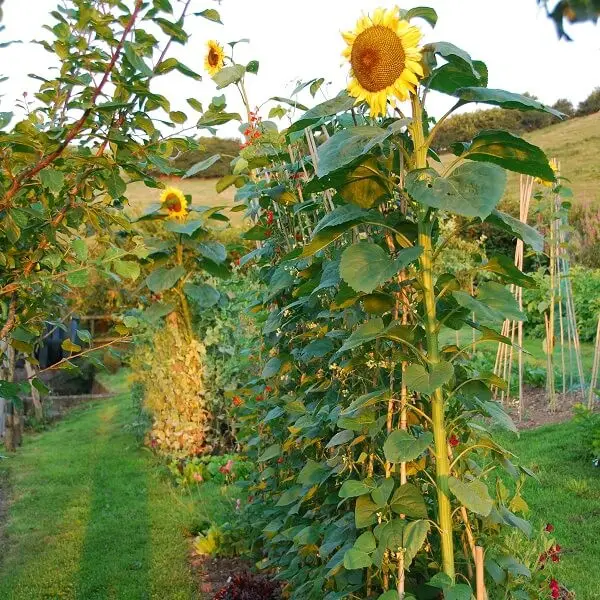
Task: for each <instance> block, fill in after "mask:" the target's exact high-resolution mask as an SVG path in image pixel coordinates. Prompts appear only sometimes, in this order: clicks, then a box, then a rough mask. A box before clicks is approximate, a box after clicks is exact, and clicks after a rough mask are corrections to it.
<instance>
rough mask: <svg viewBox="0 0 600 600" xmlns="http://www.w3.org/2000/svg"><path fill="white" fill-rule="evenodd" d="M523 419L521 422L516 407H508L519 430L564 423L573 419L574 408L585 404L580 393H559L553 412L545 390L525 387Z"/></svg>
mask: <svg viewBox="0 0 600 600" xmlns="http://www.w3.org/2000/svg"><path fill="white" fill-rule="evenodd" d="M523 400H524V402H523V418H522V420H521V421H519V416H518V412H517V408H516V406H514V405H512V403H513V399H511V405H509V407H508V412H509V414H510V416H511V417H512V418H513V420H514V421H515V424H516V426H517V427H518V428H519V429H533V428H535V427H542V426H543V425H551V424H553V423H564V422H566V421H570V420H571V418H572V417H573V406H574V405H575V404H577V403H579V402H585V400H584V398H583V397H582V395H581V393H580V392H567V393H566V394H564V395H563V394H562V392H560V393H559V392H557V394H556V407H555V409H554V410H551V409H550V407H549V406H548V393H547V391H546V390H545V389H544V388H537V387H532V386H525V387H524V389H523Z"/></svg>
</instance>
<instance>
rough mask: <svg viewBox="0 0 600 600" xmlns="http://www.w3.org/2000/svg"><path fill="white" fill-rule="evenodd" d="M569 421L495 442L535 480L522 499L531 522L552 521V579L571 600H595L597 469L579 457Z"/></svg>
mask: <svg viewBox="0 0 600 600" xmlns="http://www.w3.org/2000/svg"><path fill="white" fill-rule="evenodd" d="M579 439H580V438H579V433H578V431H577V427H576V426H575V425H574V424H573V423H563V424H559V425H548V426H546V427H541V428H539V429H532V430H528V431H524V432H522V433H521V436H520V439H516V438H515V437H514V436H511V437H506V438H505V439H503V440H501V441H502V442H503V443H504V445H505V447H507V448H509V449H510V450H511V451H513V452H514V453H515V454H517V456H518V457H519V459H520V463H521V464H523V465H526V466H529V467H530V468H531V469H532V470H533V471H534V472H535V474H536V475H537V477H538V478H539V483H538V482H536V481H535V480H530V481H529V482H528V483H527V485H526V488H525V494H524V496H525V499H526V500H527V502H528V504H529V507H530V509H531V514H530V515H529V518H530V520H532V521H533V522H537V523H541V524H546V523H552V524H553V525H554V527H555V531H554V534H553V535H554V536H555V537H556V539H557V542H558V543H559V544H560V545H561V546H562V548H563V553H562V559H561V561H560V563H559V564H558V565H557V568H558V578H559V580H560V581H561V582H563V583H564V584H565V585H566V586H567V587H569V588H570V589H572V590H573V591H575V592H576V599H577V600H599V599H600V569H598V566H599V565H600V468H596V467H594V466H593V465H592V463H591V461H590V460H586V459H583V458H582V450H581V446H580V442H579Z"/></svg>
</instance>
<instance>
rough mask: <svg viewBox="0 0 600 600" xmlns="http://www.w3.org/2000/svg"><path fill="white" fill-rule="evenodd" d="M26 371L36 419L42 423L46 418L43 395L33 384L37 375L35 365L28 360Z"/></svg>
mask: <svg viewBox="0 0 600 600" xmlns="http://www.w3.org/2000/svg"><path fill="white" fill-rule="evenodd" d="M25 372H26V373H27V378H28V379H29V386H30V387H31V401H32V403H33V412H34V415H35V418H36V421H38V422H39V423H41V422H42V421H43V420H44V408H43V406H42V396H41V394H40V392H39V390H38V389H37V388H36V387H35V386H34V385H33V379H34V377H35V376H36V375H37V373H36V370H35V367H34V366H33V365H32V364H31V363H30V362H29V361H28V360H26V361H25Z"/></svg>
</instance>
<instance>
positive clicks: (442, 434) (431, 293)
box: [411, 95, 455, 581]
mask: <svg viewBox="0 0 600 600" xmlns="http://www.w3.org/2000/svg"><path fill="white" fill-rule="evenodd" d="M412 107H413V122H412V124H411V132H412V137H413V143H414V146H415V159H414V161H415V162H414V166H415V168H417V169H423V168H425V167H427V145H426V143H425V136H424V133H423V121H422V116H423V112H422V107H421V103H420V101H419V98H418V97H417V96H416V95H414V96H412ZM419 245H420V246H421V247H422V248H423V253H422V254H421V258H420V259H419V262H420V270H421V287H422V292H423V306H424V313H425V315H424V316H425V333H426V339H427V358H428V359H429V362H430V365H431V367H432V368H434V367H435V365H436V364H437V363H439V361H440V356H439V342H438V320H437V315H436V304H435V288H434V284H433V244H432V239H431V221H430V218H429V216H428V213H427V211H422V213H421V215H420V218H419ZM431 421H432V427H433V438H434V446H435V469H436V475H435V480H436V484H437V499H438V525H439V528H440V537H441V549H442V566H443V569H444V573H446V575H448V576H449V577H450V578H451V579H452V581H454V578H455V571H454V540H453V534H452V505H451V504H450V494H449V489H448V477H449V476H450V459H449V457H448V441H447V435H446V422H445V414H444V396H443V393H442V389H441V388H438V389H437V390H435V391H434V392H433V394H432V395H431Z"/></svg>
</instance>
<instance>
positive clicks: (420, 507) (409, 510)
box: [390, 483, 427, 519]
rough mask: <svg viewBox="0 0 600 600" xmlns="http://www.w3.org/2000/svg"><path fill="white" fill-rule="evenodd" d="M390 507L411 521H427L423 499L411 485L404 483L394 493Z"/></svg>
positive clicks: (415, 487)
mask: <svg viewBox="0 0 600 600" xmlns="http://www.w3.org/2000/svg"><path fill="white" fill-rule="evenodd" d="M390 507H391V509H392V510H393V511H394V512H395V513H397V514H399V515H406V516H407V517H410V518H412V519H427V506H426V504H425V498H423V494H422V493H421V492H420V491H419V489H418V488H417V486H415V485H413V484H412V483H405V484H404V485H401V486H400V487H399V488H398V489H397V490H396V491H395V492H394V495H393V496H392V499H391V500H390Z"/></svg>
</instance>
